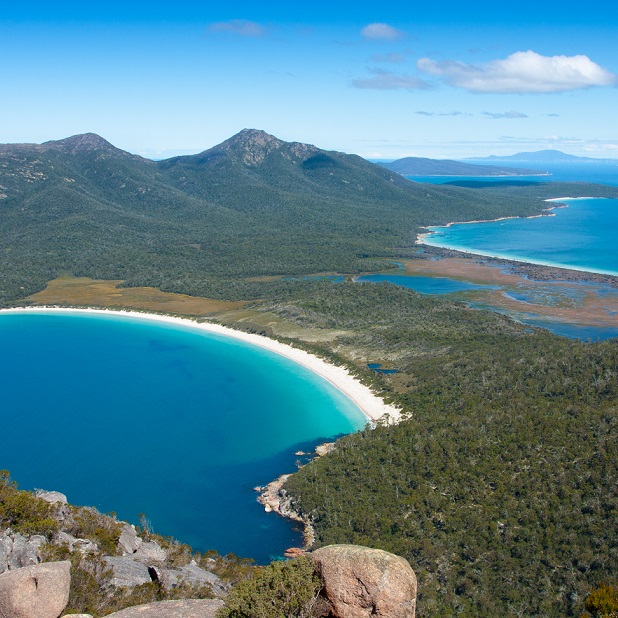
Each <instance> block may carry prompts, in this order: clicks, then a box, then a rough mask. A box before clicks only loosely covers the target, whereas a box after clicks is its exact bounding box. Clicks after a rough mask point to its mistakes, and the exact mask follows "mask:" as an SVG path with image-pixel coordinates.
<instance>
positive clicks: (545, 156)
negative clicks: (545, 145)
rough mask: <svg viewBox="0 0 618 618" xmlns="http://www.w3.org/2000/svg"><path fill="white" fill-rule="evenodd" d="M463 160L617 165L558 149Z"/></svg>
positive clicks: (615, 160) (613, 160)
mask: <svg viewBox="0 0 618 618" xmlns="http://www.w3.org/2000/svg"><path fill="white" fill-rule="evenodd" d="M402 160H403V159H402ZM465 161H512V162H513V163H515V162H517V163H616V164H617V165H618V159H595V158H593V157H577V156H575V155H571V154H567V153H566V152H562V151H560V150H536V151H534V152H518V153H517V154H514V155H490V156H488V157H468V158H466V159H465ZM496 169H500V168H496ZM520 171H521V170H520Z"/></svg>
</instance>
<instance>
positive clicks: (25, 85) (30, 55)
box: [0, 0, 618, 159]
mask: <svg viewBox="0 0 618 618" xmlns="http://www.w3.org/2000/svg"><path fill="white" fill-rule="evenodd" d="M212 4H213V3H210V2H206V1H203V2H185V1H183V0H178V1H176V2H166V3H162V2H156V1H154V0H153V1H152V2H131V1H130V0H127V1H125V2H117V1H115V0H111V1H108V2H99V1H91V2H80V3H73V2H62V1H59V2H45V3H43V2H37V1H34V2H30V3H28V4H21V5H20V6H18V5H17V4H14V5H12V6H8V7H3V8H2V9H0V54H1V55H0V58H2V62H1V63H0V76H1V81H0V84H2V96H1V97H0V117H1V118H2V122H1V123H0V142H42V141H45V140H49V139H60V138H62V137H66V136H69V135H74V134H76V133H84V132H88V131H92V132H95V133H99V134H100V135H102V136H103V137H105V138H106V139H108V140H109V141H111V142H112V143H113V144H115V145H116V146H118V147H120V148H124V149H126V150H129V151H131V152H135V153H138V154H142V155H144V156H150V157H154V158H163V157H167V156H172V155H175V154H184V153H191V152H198V151H201V150H204V149H206V148H209V147H211V146H213V145H215V144H217V143H219V142H221V141H223V140H224V139H226V138H228V137H230V136H231V135H233V134H234V133H236V132H238V131H239V130H241V129H243V128H258V129H263V130H265V131H268V132H269V133H272V134H274V135H276V136H278V137H280V138H281V139H285V140H289V141H302V142H310V143H313V144H316V145H318V146H320V147H322V148H327V149H333V150H341V151H345V152H351V153H357V154H360V155H361V156H365V157H367V158H391V159H392V158H399V157H402V156H427V157H433V158H458V157H468V156H477V155H480V156H483V155H487V154H513V153H515V152H519V151H524V150H526V151H527V150H540V149H545V148H557V149H559V150H563V151H565V152H569V153H572V154H578V155H587V156H593V157H612V158H618V123H617V122H616V110H617V109H618V105H617V94H618V89H617V84H618V77H617V75H618V9H617V8H616V5H615V4H614V3H612V5H607V4H606V3H605V6H604V3H601V2H600V1H599V0H592V1H590V2H587V3H585V4H584V3H579V4H578V5H569V3H565V2H561V3H558V2H555V1H553V0H550V1H549V2H544V3H542V2H538V1H537V2H531V1H530V0H523V1H521V2H518V3H504V2H502V3H493V2H492V3H489V2H476V3H474V4H470V3H462V2H460V1H459V2H448V1H447V2H434V3H427V2H425V3H423V4H421V3H414V2H405V3H404V2H389V3H378V2H373V3H372V4H371V5H363V4H360V3H358V4H357V3H346V2H339V3H335V2H332V1H331V2H324V1H323V0H317V1H315V2H310V3H305V4H303V3H294V2H285V3H284V2H268V3H259V2H251V3H248V2H247V3H244V2H235V3H227V4H226V3H222V2H218V3H217V4H216V6H212ZM380 4H383V6H381V5H380Z"/></svg>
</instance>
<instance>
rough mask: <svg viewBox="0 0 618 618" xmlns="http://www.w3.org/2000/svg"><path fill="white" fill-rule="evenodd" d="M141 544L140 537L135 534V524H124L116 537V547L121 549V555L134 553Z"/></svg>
mask: <svg viewBox="0 0 618 618" xmlns="http://www.w3.org/2000/svg"><path fill="white" fill-rule="evenodd" d="M141 544H142V539H140V538H139V537H138V536H137V532H136V530H135V526H133V525H131V524H124V526H123V527H122V533H121V534H120V538H119V539H118V547H119V548H120V550H121V551H122V555H123V556H127V555H130V554H134V553H135V552H136V551H137V550H138V549H139V548H140V545H141Z"/></svg>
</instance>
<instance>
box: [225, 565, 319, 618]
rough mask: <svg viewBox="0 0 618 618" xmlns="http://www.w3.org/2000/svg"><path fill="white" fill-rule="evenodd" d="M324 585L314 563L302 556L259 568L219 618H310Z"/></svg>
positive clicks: (234, 592)
mask: <svg viewBox="0 0 618 618" xmlns="http://www.w3.org/2000/svg"><path fill="white" fill-rule="evenodd" d="M321 588H322V582H321V581H320V579H319V577H318V576H317V575H316V573H315V570H314V567H313V563H312V561H311V560H310V559H309V558H307V557H305V556H301V557H299V558H296V559H294V560H291V561H289V562H273V563H272V564H270V565H269V566H267V567H263V568H259V569H256V572H255V574H254V575H253V577H251V578H249V579H245V580H243V581H241V582H240V583H239V584H238V585H237V586H236V587H235V588H233V589H232V591H231V592H230V594H229V595H228V596H227V598H226V600H225V606H224V607H223V608H221V609H220V610H219V612H218V614H217V616H218V618H309V617H311V616H314V615H315V614H314V611H313V610H314V608H315V607H316V603H317V600H318V595H319V592H320V590H321Z"/></svg>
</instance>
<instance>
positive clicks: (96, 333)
mask: <svg viewBox="0 0 618 618" xmlns="http://www.w3.org/2000/svg"><path fill="white" fill-rule="evenodd" d="M0 347H1V349H2V356H1V359H2V360H1V361H0V362H1V367H0V397H1V402H2V403H1V407H0V424H1V426H2V434H1V435H2V440H1V442H2V447H1V451H0V453H1V455H0V469H1V468H6V469H8V470H10V472H11V475H12V477H13V478H14V479H15V480H16V481H17V482H18V483H19V485H20V487H22V488H24V489H33V488H35V487H39V488H44V489H54V490H57V491H61V492H63V493H65V494H67V496H68V498H69V500H70V501H71V502H72V503H74V504H79V505H91V506H96V507H97V508H99V509H100V510H101V511H103V512H110V511H115V512H116V513H117V514H118V517H119V518H121V519H125V520H128V521H130V522H133V523H136V524H137V523H139V522H138V513H144V514H145V515H146V516H147V518H148V519H149V520H150V521H151V522H152V526H153V529H154V531H155V532H157V533H160V534H164V535H171V536H174V537H176V538H177V539H179V540H181V541H182V542H184V543H189V544H190V545H192V546H193V547H194V549H196V550H207V549H216V550H218V551H219V552H220V553H224V554H226V553H228V552H233V553H235V554H237V555H240V556H243V557H249V558H254V559H255V560H256V561H258V562H259V563H266V562H268V561H269V560H270V559H271V558H272V557H276V556H280V555H281V554H282V552H283V550H284V549H285V548H287V547H290V546H295V545H299V544H300V543H301V536H300V534H299V532H298V531H297V530H295V529H294V527H293V526H292V525H291V523H290V522H289V521H287V520H284V519H283V518H281V517H279V516H277V515H275V514H272V513H271V514H267V513H265V512H264V509H263V507H262V506H261V505H259V504H258V503H257V502H256V496H257V494H256V492H255V491H254V490H253V488H254V487H255V486H256V485H265V484H266V483H268V482H269V481H271V480H274V479H275V478H276V477H277V476H279V475H280V474H282V473H284V472H293V471H294V470H295V469H296V462H297V460H299V459H301V458H300V457H297V456H295V455H294V453H295V452H296V451H299V450H303V451H311V450H312V449H313V448H314V447H315V445H316V444H319V443H321V442H324V441H326V440H328V439H331V438H333V437H335V436H338V435H341V434H345V433H350V432H351V431H355V430H356V429H359V428H361V427H362V426H364V424H365V418H364V417H363V416H362V414H361V412H360V410H359V409H358V408H357V407H356V406H355V404H353V403H352V402H351V401H350V400H349V399H348V398H347V397H345V396H344V395H343V394H342V393H340V392H339V391H338V390H337V389H335V388H334V387H333V386H332V385H331V384H329V383H328V382H326V381H325V380H323V379H322V378H320V377H318V376H316V375H315V374H313V373H312V372H310V371H309V370H307V369H305V368H304V367H302V366H300V365H298V364H296V363H294V362H292V361H290V360H288V359H286V358H283V357H281V356H279V355H277V354H274V353H272V352H269V351H266V350H263V349H261V348H258V347H256V346H252V345H249V344H245V343H243V342H240V341H238V340H235V339H231V338H229V337H222V336H217V335H211V334H207V333H204V332H200V331H198V330H196V329H193V328H190V327H180V326H175V325H168V324H162V323H156V322H149V321H144V320H139V319H136V318H118V317H112V316H98V315H95V316H93V315H89V316H86V315H84V314H68V313H65V314H58V313H54V314H27V315H26V314H2V315H0Z"/></svg>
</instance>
